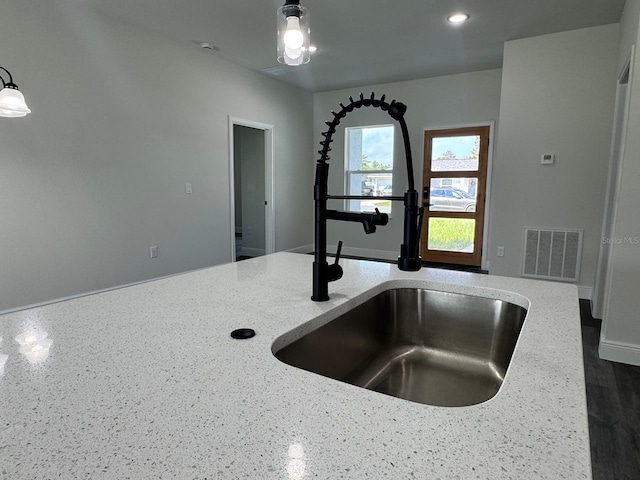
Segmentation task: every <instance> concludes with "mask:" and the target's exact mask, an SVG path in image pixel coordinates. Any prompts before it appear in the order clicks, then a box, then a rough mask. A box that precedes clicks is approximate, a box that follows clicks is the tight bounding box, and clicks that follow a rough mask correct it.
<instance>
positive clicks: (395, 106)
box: [311, 92, 424, 302]
mask: <svg viewBox="0 0 640 480" xmlns="http://www.w3.org/2000/svg"><path fill="white" fill-rule="evenodd" d="M340 107H341V110H340V111H339V112H338V113H336V112H331V113H332V114H333V120H332V121H331V122H326V124H327V125H328V127H329V128H328V130H327V131H326V132H322V136H323V137H324V139H323V140H322V141H321V142H320V145H322V149H321V150H319V151H318V153H319V154H320V159H319V160H318V162H317V164H316V179H315V184H314V187H313V198H314V201H315V230H314V247H315V248H314V250H315V252H314V255H315V256H314V261H313V295H312V296H311V300H314V301H316V302H324V301H327V300H329V282H333V281H335V280H338V279H340V278H341V277H342V267H341V266H340V265H339V264H338V262H339V260H340V251H341V249H342V242H340V243H339V244H338V252H337V253H336V259H335V262H334V263H333V264H332V265H329V264H328V263H327V220H340V221H343V222H360V223H362V225H363V227H364V231H365V233H367V234H369V233H374V232H375V231H376V225H386V224H387V222H388V221H389V216H388V215H387V214H386V213H380V211H378V209H377V208H376V210H375V212H362V213H357V212H342V211H338V210H327V200H353V199H359V198H363V197H362V196H361V195H329V194H328V192H327V190H328V187H327V183H328V180H329V164H328V163H327V162H328V160H329V155H328V153H329V151H331V147H330V144H331V142H332V141H333V134H334V133H335V131H336V127H337V126H338V124H339V123H340V120H342V119H343V118H344V117H345V116H346V115H347V113H349V112H352V111H353V110H354V109H356V108H361V107H375V108H380V109H381V110H382V111H385V112H387V113H388V114H389V115H390V116H391V118H393V119H394V120H396V121H397V122H398V123H399V124H400V129H401V130H402V140H403V141H404V152H405V160H406V167H407V179H408V184H409V185H408V188H407V191H406V192H405V194H404V196H402V197H394V196H391V197H379V198H384V199H385V200H392V201H402V202H403V203H404V233H403V242H402V245H400V256H399V257H398V268H399V269H400V270H405V271H417V270H420V267H421V266H422V259H421V258H420V255H419V248H420V232H421V230H422V218H423V215H424V208H423V207H421V206H419V204H418V191H417V190H416V188H415V183H414V178H413V160H412V158H411V144H410V143H409V131H408V130H407V124H406V122H405V120H404V114H405V113H406V111H407V107H406V105H405V104H403V103H400V102H396V101H395V100H393V101H391V103H387V102H385V96H384V95H382V97H380V98H379V99H376V98H375V94H374V93H373V92H372V93H371V97H369V98H365V97H364V95H363V94H362V93H361V94H360V99H359V100H354V99H353V98H352V97H349V104H348V105H346V106H345V105H343V104H342V103H341V104H340ZM366 198H368V199H371V198H372V197H366ZM373 198H376V197H373Z"/></svg>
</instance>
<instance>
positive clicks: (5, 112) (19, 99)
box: [0, 67, 31, 117]
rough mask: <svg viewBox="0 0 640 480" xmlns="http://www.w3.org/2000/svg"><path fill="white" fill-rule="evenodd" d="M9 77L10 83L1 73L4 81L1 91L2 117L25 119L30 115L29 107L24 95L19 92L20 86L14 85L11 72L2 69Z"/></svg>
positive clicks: (0, 112) (0, 105)
mask: <svg viewBox="0 0 640 480" xmlns="http://www.w3.org/2000/svg"><path fill="white" fill-rule="evenodd" d="M0 70H4V71H5V72H6V74H7V76H8V81H6V80H5V78H4V77H3V76H2V72H0V80H1V81H2V90H0V117H24V116H25V115H26V114H27V113H30V112H31V110H29V107H27V104H26V103H25V101H24V95H22V93H21V92H20V90H18V86H17V85H16V84H15V83H13V77H12V76H11V73H10V72H9V70H7V69H6V68H4V67H0Z"/></svg>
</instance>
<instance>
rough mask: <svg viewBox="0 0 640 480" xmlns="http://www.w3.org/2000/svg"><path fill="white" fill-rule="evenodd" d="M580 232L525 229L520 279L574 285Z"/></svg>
mask: <svg viewBox="0 0 640 480" xmlns="http://www.w3.org/2000/svg"><path fill="white" fill-rule="evenodd" d="M582 235H583V230H577V229H555V228H536V227H525V229H524V249H523V252H522V276H523V277H531V278H541V279H545V280H560V281H563V282H577V281H578V277H579V276H580V258H581V256H582Z"/></svg>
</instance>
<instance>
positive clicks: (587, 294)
mask: <svg viewBox="0 0 640 480" xmlns="http://www.w3.org/2000/svg"><path fill="white" fill-rule="evenodd" d="M592 292H593V287H589V286H585V285H578V297H579V298H582V299H585V300H589V301H591V294H592Z"/></svg>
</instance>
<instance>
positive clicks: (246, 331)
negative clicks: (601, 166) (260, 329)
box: [231, 328, 256, 340]
mask: <svg viewBox="0 0 640 480" xmlns="http://www.w3.org/2000/svg"><path fill="white" fill-rule="evenodd" d="M255 334H256V331H255V330H253V329H252V328H239V329H237V330H234V331H233V332H231V338H235V339H236V340H245V339H247V338H251V337H253V336H254V335H255Z"/></svg>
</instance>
